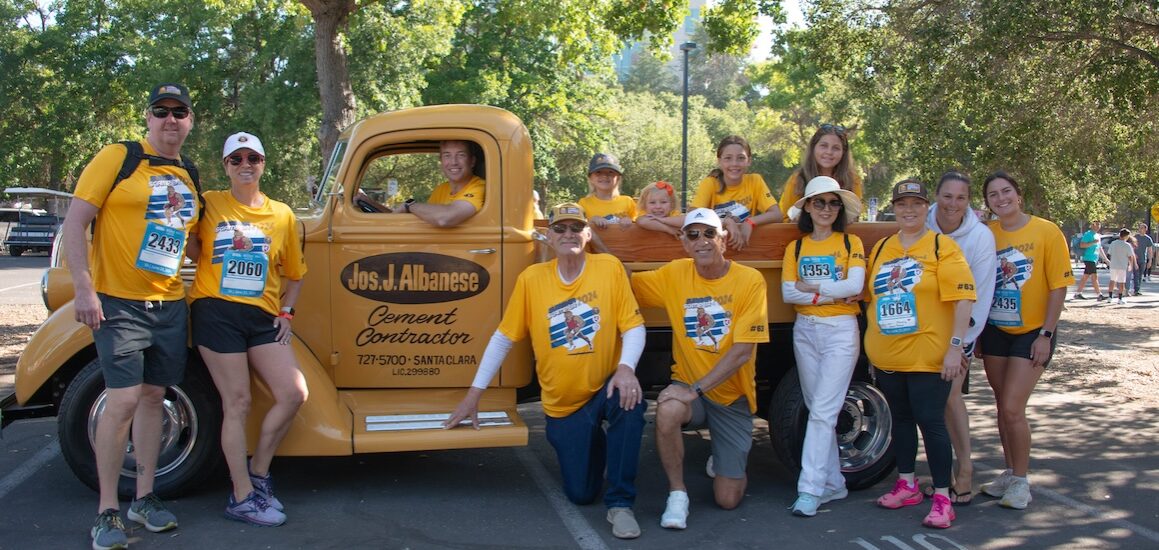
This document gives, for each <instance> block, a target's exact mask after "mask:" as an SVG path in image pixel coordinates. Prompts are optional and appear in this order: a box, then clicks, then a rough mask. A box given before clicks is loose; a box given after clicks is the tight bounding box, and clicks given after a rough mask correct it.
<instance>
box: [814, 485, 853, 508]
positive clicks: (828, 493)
mask: <svg viewBox="0 0 1159 550" xmlns="http://www.w3.org/2000/svg"><path fill="white" fill-rule="evenodd" d="M847 496H849V489H846V488H845V487H842V488H840V489H825V492H824V493H821V504H825V503H826V502H833V501H834V500H841V499H843V498H845V497H847Z"/></svg>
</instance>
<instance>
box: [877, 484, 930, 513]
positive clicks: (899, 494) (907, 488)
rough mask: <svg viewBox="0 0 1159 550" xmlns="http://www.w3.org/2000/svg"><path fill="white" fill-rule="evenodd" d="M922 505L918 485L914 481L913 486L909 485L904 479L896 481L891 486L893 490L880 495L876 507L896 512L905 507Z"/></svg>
mask: <svg viewBox="0 0 1159 550" xmlns="http://www.w3.org/2000/svg"><path fill="white" fill-rule="evenodd" d="M921 503H922V492H921V491H919V490H918V484H917V482H916V481H915V482H914V484H913V485H909V484H907V483H906V482H905V480H904V479H900V478H899V479H898V480H897V483H894V484H893V490H892V491H890V492H888V493H886V494H884V495H881V496H880V497H878V499H877V505H878V506H881V507H882V508H889V509H890V510H896V509H898V508H902V507H905V506H916V505H918V504H921Z"/></svg>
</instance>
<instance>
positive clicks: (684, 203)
mask: <svg viewBox="0 0 1159 550" xmlns="http://www.w3.org/2000/svg"><path fill="white" fill-rule="evenodd" d="M695 49H696V42H685V43H683V44H681V45H680V51H682V52H684V103H683V106H682V107H681V111H682V114H681V129H680V135H681V137H680V209H681V210H682V211H687V210H688V53H689V52H691V51H692V50H695Z"/></svg>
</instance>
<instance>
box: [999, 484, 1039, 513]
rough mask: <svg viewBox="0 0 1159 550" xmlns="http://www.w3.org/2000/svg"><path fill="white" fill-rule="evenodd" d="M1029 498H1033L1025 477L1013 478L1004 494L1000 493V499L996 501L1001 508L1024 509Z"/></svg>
mask: <svg viewBox="0 0 1159 550" xmlns="http://www.w3.org/2000/svg"><path fill="white" fill-rule="evenodd" d="M1031 500H1034V498H1033V497H1031V496H1030V482H1029V481H1027V480H1025V479H1015V480H1013V481H1011V482H1010V487H1009V488H1008V489H1006V494H1004V495H1002V500H1000V501H998V505H999V506H1001V507H1003V508H1012V509H1014V510H1025V509H1026V507H1027V506H1028V505H1029V504H1030V501H1031Z"/></svg>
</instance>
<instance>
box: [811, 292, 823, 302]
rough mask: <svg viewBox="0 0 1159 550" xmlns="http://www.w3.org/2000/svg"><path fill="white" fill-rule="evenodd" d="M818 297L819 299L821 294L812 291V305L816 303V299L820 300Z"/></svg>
mask: <svg viewBox="0 0 1159 550" xmlns="http://www.w3.org/2000/svg"><path fill="white" fill-rule="evenodd" d="M820 299H821V295H820V294H818V293H816V292H814V293H813V305H817V300H820Z"/></svg>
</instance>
